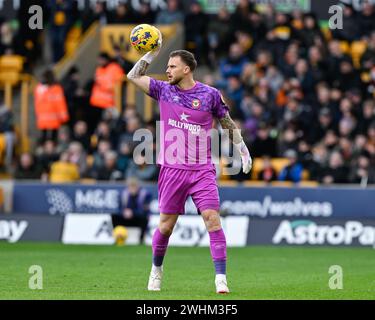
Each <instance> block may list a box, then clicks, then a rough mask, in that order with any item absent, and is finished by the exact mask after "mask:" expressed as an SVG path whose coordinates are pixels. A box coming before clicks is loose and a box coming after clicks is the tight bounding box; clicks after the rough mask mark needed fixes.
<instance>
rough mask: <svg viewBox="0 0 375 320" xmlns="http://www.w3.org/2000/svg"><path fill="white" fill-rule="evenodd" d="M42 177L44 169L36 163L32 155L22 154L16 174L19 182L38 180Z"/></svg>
mask: <svg viewBox="0 0 375 320" xmlns="http://www.w3.org/2000/svg"><path fill="white" fill-rule="evenodd" d="M41 176H42V168H41V167H40V166H39V165H38V164H37V163H35V159H34V157H33V155H32V154H31V153H22V154H21V156H20V160H19V163H18V165H17V167H16V170H15V172H14V178H15V179H17V180H38V179H40V178H41Z"/></svg>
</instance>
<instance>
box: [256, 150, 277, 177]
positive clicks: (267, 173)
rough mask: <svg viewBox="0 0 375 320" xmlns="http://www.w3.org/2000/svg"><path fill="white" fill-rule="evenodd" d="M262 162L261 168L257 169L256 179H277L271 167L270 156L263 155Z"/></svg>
mask: <svg viewBox="0 0 375 320" xmlns="http://www.w3.org/2000/svg"><path fill="white" fill-rule="evenodd" d="M262 164H263V166H262V170H261V171H259V173H258V177H257V180H259V181H264V182H267V183H269V182H271V181H275V180H277V174H276V171H275V169H274V168H273V167H272V163H271V158H270V157H269V156H263V158H262Z"/></svg>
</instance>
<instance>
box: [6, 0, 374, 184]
mask: <svg viewBox="0 0 375 320" xmlns="http://www.w3.org/2000/svg"><path fill="white" fill-rule="evenodd" d="M72 2H73V1H72ZM52 3H54V5H52V6H50V15H49V16H50V17H54V15H53V14H54V13H55V14H56V12H55V11H56V10H57V12H60V11H61V10H63V9H61V7H59V6H60V5H62V4H61V3H62V1H59V0H56V1H52ZM63 3H64V4H65V6H64V10H67V11H66V12H69V10H73V9H72V8H73V7H69V6H66V4H67V3H70V1H64V2H63ZM167 3H168V8H167V9H166V10H162V11H159V12H152V11H151V8H150V6H149V5H148V4H147V3H142V5H141V9H140V11H139V12H133V11H132V10H131V8H130V7H129V6H128V5H127V4H121V5H119V6H118V7H117V8H116V10H114V11H113V12H109V11H108V10H106V7H105V4H104V3H102V2H100V1H99V2H97V4H96V6H95V8H94V9H92V10H91V11H88V12H87V13H85V14H84V15H83V16H82V19H81V20H82V21H81V22H82V27H83V28H84V29H87V27H88V26H89V25H90V24H91V23H92V22H94V21H99V22H100V23H101V24H103V25H104V24H110V23H141V22H142V23H145V22H146V23H150V24H170V23H182V24H184V26H185V41H186V45H185V46H186V49H188V50H190V51H193V52H194V53H195V54H196V57H197V60H198V62H199V64H200V65H201V66H206V67H207V68H209V70H210V72H209V73H208V74H206V76H204V78H203V79H202V81H203V82H205V83H207V84H210V85H213V86H215V87H217V88H219V89H220V90H221V91H222V93H223V95H224V98H225V100H226V102H227V103H228V105H229V106H230V109H231V115H232V118H233V119H235V120H236V122H237V124H238V125H239V126H240V127H241V129H242V131H243V135H244V138H245V140H246V143H247V145H248V146H249V147H250V152H251V154H252V156H253V157H254V158H262V159H263V161H262V162H263V166H262V170H259V172H256V176H254V174H252V173H250V174H249V175H247V176H245V175H244V174H242V173H240V174H238V175H234V176H231V177H230V179H234V180H237V181H244V180H250V179H257V180H261V181H267V182H269V181H276V180H280V181H292V182H299V181H301V180H302V179H305V180H313V181H318V182H320V183H323V184H332V183H361V184H365V185H366V184H370V183H375V166H374V164H375V8H374V6H373V5H371V4H369V3H365V4H364V6H363V10H362V11H361V12H356V11H355V10H354V9H353V8H352V7H351V6H350V5H345V6H344V10H343V13H344V20H343V26H344V28H343V29H342V30H329V29H327V28H322V27H320V26H319V22H318V21H317V19H316V17H315V16H314V15H313V14H311V13H306V14H305V13H302V12H300V11H294V12H292V13H290V14H286V13H282V12H275V10H274V9H273V8H272V7H271V6H268V7H266V10H264V11H262V12H261V11H258V10H257V9H256V7H255V6H254V4H253V3H252V2H251V1H248V0H240V1H239V4H238V6H237V8H236V9H235V11H234V12H233V13H230V12H229V11H228V10H227V9H226V8H222V9H220V11H219V12H218V14H217V15H208V14H206V13H204V12H203V11H202V8H201V5H200V4H199V3H198V2H196V1H192V2H191V4H190V7H189V11H188V12H186V11H183V10H182V7H181V6H180V4H179V3H178V0H168V1H167ZM60 9H61V10H60ZM54 10H55V11H54ZM59 10H60V11H59ZM64 10H63V11H64ZM67 16H68V14H67ZM69 16H70V17H75V15H74V14H72V15H69ZM50 19H51V18H50ZM78 19H79V17H78ZM52 20H53V21H54V22H51V23H50V32H52V33H55V32H60V31H61V30H57V29H59V28H57V29H56V30H54V28H53V23H55V22H58V21H60V22H61V21H64V23H65V22H66V23H67V24H69V25H71V23H72V22H71V21H70V22H68V21H65V20H64V19H62V20H59V19H57V18H56V17H55V18H54V19H52ZM0 24H1V29H0V30H1V39H0V54H5V53H7V52H8V51H7V50H12V46H11V43H12V41H11V40H10V39H9V35H8V33H9V30H8V29H9V26H8V27H6V26H7V25H8V24H7V22H2V23H1V22H0ZM4 26H5V27H4ZM67 28H68V26H67ZM67 30H68V29H66V30H65V31H61V34H62V38H59V37H57V36H56V35H55V36H53V37H52V39H54V41H58V39H60V41H64V40H65V39H64V35H66V32H67ZM15 38H17V37H15ZM61 39H62V40H61ZM35 47H38V46H35ZM54 48H55V49H57V51H58V52H55V53H54V58H53V59H54V61H57V60H58V59H60V58H61V55H62V54H63V52H61V50H63V49H61V44H60V45H59V44H56V43H55V44H54ZM59 48H60V49H59ZM13 49H14V48H13ZM14 50H15V49H14ZM98 63H99V65H98V69H97V75H98V72H100V68H107V67H108V66H109V65H112V66H116V67H114V69H116V70H117V71H114V73H113V74H114V75H115V74H117V75H119V76H121V75H123V74H126V73H127V72H128V71H129V69H130V67H131V63H130V62H128V61H126V60H124V59H123V58H122V57H121V52H119V53H118V54H117V55H116V56H115V57H109V56H108V55H106V54H104V53H102V54H101V55H100V56H99V59H98ZM80 72H82V71H80V70H79V68H77V67H74V68H72V69H71V70H70V72H69V74H68V76H67V78H66V79H64V80H63V81H62V82H61V83H57V82H56V80H55V79H53V76H52V75H51V74H48V72H46V73H45V74H44V79H43V80H42V81H41V84H44V85H48V86H55V87H60V88H62V89H63V90H62V91H61V92H63V98H62V102H61V104H62V110H63V112H62V113H61V114H64V112H65V111H66V112H67V116H66V114H65V115H62V116H61V118H59V119H61V121H59V123H58V125H57V126H55V127H53V128H44V129H43V134H42V135H41V138H40V141H39V144H38V146H37V148H36V149H35V150H34V152H33V153H27V154H22V155H21V156H20V157H19V159H18V161H17V162H18V163H17V167H16V169H15V170H14V177H15V178H16V179H43V180H45V181H46V180H50V181H53V182H65V181H75V180H78V179H82V178H91V179H97V180H123V179H125V178H127V177H130V176H136V177H137V178H139V179H140V180H143V181H156V180H157V176H158V167H157V166H156V165H146V164H144V165H138V164H136V162H135V161H134V160H133V156H132V151H133V149H134V147H135V145H134V143H133V139H132V134H133V133H134V132H135V130H137V129H138V128H141V127H146V128H149V129H150V130H152V131H153V132H155V120H154V121H151V122H149V123H144V122H143V120H142V117H141V115H139V114H138V113H137V111H136V109H135V108H134V106H129V105H125V107H124V110H123V111H122V113H121V114H118V113H117V112H116V110H114V108H111V107H110V105H106V106H104V107H103V106H102V107H100V108H98V106H95V104H94V103H93V100H92V99H93V98H92V96H93V94H94V91H95V89H94V88H95V85H98V83H97V80H98V77H97V76H96V77H94V75H93V81H90V82H89V83H88V84H87V85H86V86H84V87H81V86H80V85H79V84H78V78H79V74H80ZM47 78H49V79H47ZM112 79H113V81H115V79H116V76H113V77H112ZM64 110H65V111H64ZM155 119H156V118H155ZM0 121H1V118H0ZM1 125H2V124H1V123H0V128H2V126H1ZM45 129H52V130H45ZM154 147H155V144H154ZM272 158H286V159H288V162H287V164H286V165H285V166H284V167H283V168H282V169H281V170H280V172H277V171H276V170H275V168H273V167H272V161H271V159H272ZM138 160H139V159H138ZM221 169H222V168H219V167H218V171H219V172H218V176H220V174H221V172H220V170H221Z"/></svg>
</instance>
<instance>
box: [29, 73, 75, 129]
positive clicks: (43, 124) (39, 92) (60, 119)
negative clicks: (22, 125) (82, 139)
mask: <svg viewBox="0 0 375 320" xmlns="http://www.w3.org/2000/svg"><path fill="white" fill-rule="evenodd" d="M43 77H44V79H43V82H42V83H39V84H38V85H37V86H36V88H35V91H34V99H35V113H36V123H37V127H38V129H39V130H57V129H58V128H60V126H61V125H62V124H63V123H65V122H67V121H68V120H69V114H68V107H67V104H66V100H65V95H64V91H63V89H62V87H61V86H60V85H59V84H58V83H55V80H54V77H53V74H52V71H46V72H45V74H44V75H43Z"/></svg>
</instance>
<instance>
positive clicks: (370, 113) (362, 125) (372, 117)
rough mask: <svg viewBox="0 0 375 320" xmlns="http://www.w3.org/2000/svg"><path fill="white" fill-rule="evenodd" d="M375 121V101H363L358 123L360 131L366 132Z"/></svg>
mask: <svg viewBox="0 0 375 320" xmlns="http://www.w3.org/2000/svg"><path fill="white" fill-rule="evenodd" d="M373 122H375V101H374V100H370V99H369V100H366V101H364V102H363V108H362V114H361V115H360V120H359V123H358V131H359V132H360V133H363V134H366V132H367V130H368V128H369V126H370V124H371V123H373Z"/></svg>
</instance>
